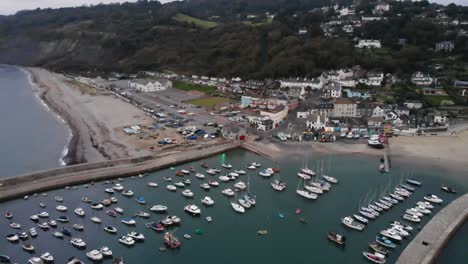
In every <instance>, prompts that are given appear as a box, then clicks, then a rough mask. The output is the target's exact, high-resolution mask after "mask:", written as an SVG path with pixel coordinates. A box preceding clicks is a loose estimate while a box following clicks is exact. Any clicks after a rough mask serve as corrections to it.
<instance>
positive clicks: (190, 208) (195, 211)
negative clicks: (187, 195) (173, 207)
mask: <svg viewBox="0 0 468 264" xmlns="http://www.w3.org/2000/svg"><path fill="white" fill-rule="evenodd" d="M184 211H185V212H187V213H189V214H191V215H192V216H199V215H200V214H201V210H200V208H198V206H196V205H194V204H189V205H187V206H185V207H184Z"/></svg>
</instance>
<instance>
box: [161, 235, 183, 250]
mask: <svg viewBox="0 0 468 264" xmlns="http://www.w3.org/2000/svg"><path fill="white" fill-rule="evenodd" d="M163 238H164V243H165V244H166V245H167V246H168V247H169V248H172V249H174V248H178V247H180V245H181V243H180V241H179V239H178V238H177V237H175V236H174V235H173V234H172V233H170V232H166V233H165V234H164V237H163Z"/></svg>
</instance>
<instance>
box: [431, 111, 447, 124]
mask: <svg viewBox="0 0 468 264" xmlns="http://www.w3.org/2000/svg"><path fill="white" fill-rule="evenodd" d="M434 123H439V124H440V123H447V116H446V115H443V114H441V113H436V114H434Z"/></svg>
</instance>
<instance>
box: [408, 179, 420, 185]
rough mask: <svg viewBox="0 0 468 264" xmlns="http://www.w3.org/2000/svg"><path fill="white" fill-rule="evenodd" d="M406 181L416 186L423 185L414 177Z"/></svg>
mask: <svg viewBox="0 0 468 264" xmlns="http://www.w3.org/2000/svg"><path fill="white" fill-rule="evenodd" d="M406 182H407V183H408V184H411V185H414V186H421V184H422V183H421V182H420V181H417V180H414V179H407V180H406Z"/></svg>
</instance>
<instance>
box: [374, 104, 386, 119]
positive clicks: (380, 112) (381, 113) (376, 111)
mask: <svg viewBox="0 0 468 264" xmlns="http://www.w3.org/2000/svg"><path fill="white" fill-rule="evenodd" d="M384 115H385V113H384V109H383V108H382V107H380V106H376V107H375V108H374V109H373V110H372V117H384Z"/></svg>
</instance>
